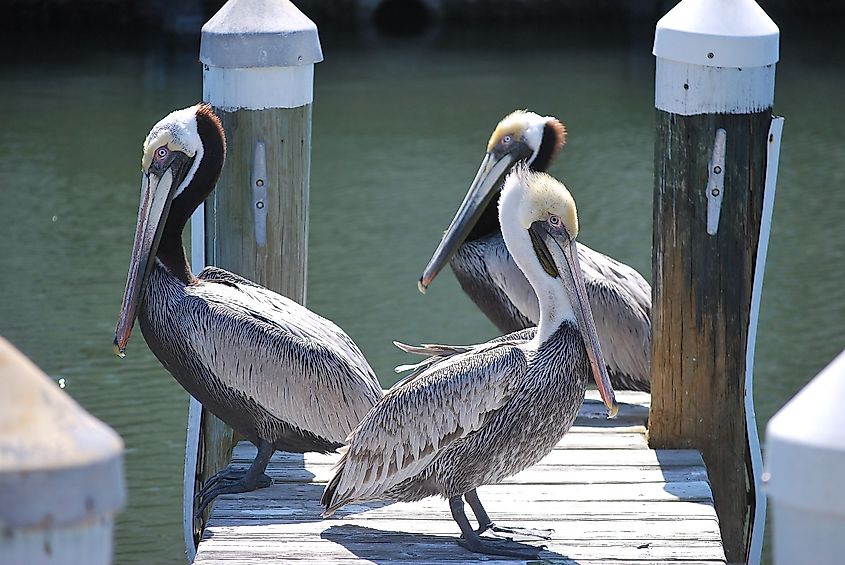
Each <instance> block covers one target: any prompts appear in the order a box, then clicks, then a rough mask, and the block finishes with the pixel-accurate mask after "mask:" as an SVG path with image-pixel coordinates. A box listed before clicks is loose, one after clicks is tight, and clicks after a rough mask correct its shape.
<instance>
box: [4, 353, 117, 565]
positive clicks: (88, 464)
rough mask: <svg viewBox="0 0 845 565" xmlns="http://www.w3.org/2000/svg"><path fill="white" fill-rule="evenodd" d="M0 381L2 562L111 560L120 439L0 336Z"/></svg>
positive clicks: (101, 564) (46, 564) (102, 564)
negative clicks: (0, 389) (0, 390)
mask: <svg viewBox="0 0 845 565" xmlns="http://www.w3.org/2000/svg"><path fill="white" fill-rule="evenodd" d="M0 386H2V393H0V563H2V564H3V565H53V564H55V565H59V564H61V565H106V564H108V563H111V561H112V538H113V532H114V518H115V516H116V515H117V512H118V511H119V510H120V509H121V508H122V507H123V505H124V504H125V501H126V488H125V486H124V479H123V441H122V440H121V439H120V436H118V435H117V433H115V432H114V431H113V430H112V429H111V428H109V427H108V426H107V425H105V424H103V423H102V422H100V421H99V420H97V419H96V418H94V417H93V416H91V415H90V414H89V413H88V412H86V411H85V410H84V409H83V408H82V407H80V406H79V404H77V403H76V402H75V401H74V400H73V399H72V398H71V397H70V396H68V395H67V393H65V392H64V391H63V390H61V389H60V388H59V387H58V386H57V385H56V383H55V382H53V381H52V380H51V379H50V378H48V377H47V375H45V374H44V373H43V372H42V371H41V370H40V369H39V368H38V367H36V366H35V365H34V364H33V363H32V362H31V361H30V360H29V359H27V358H26V357H25V356H24V355H23V354H22V353H21V352H20V351H18V350H17V349H15V348H14V347H13V346H12V345H11V344H9V342H7V341H6V340H5V339H2V338H0Z"/></svg>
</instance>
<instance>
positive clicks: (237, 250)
mask: <svg viewBox="0 0 845 565" xmlns="http://www.w3.org/2000/svg"><path fill="white" fill-rule="evenodd" d="M214 111H215V113H216V114H217V115H218V117H219V118H220V121H221V122H222V123H223V129H224V131H225V133H226V144H227V153H226V162H225V164H224V166H223V172H222V173H221V175H220V180H219V181H218V183H217V188H216V189H215V190H214V191H213V192H212V193H211V196H210V197H209V198H208V200H207V201H206V207H205V234H206V239H205V241H206V260H207V262H208V264H209V265H216V266H218V267H222V268H224V269H226V270H229V271H232V272H234V273H237V274H239V275H241V276H244V277H246V278H248V279H251V280H253V281H255V282H257V283H259V284H261V285H262V286H265V287H267V288H269V289H271V290H274V291H276V292H278V293H280V294H283V295H285V296H287V297H289V298H292V299H293V300H296V301H297V302H299V303H301V304H304V303H305V287H306V272H307V253H308V197H309V196H308V195H309V182H310V173H311V106H310V105H307V106H302V107H299V108H291V109H286V108H285V109H271V110H261V111H253V110H238V111H235V112H228V111H225V110H222V109H220V108H214ZM258 141H262V142H264V144H265V151H266V179H264V180H265V187H266V198H265V199H264V201H263V206H262V208H261V210H262V213H266V243H265V244H264V245H258V243H257V242H256V236H255V222H256V219H255V211H256V206H255V203H254V195H253V186H252V185H253V162H254V158H255V157H254V152H255V148H256V142H258ZM237 440H238V438H237V437H236V434H234V433H233V431H232V429H231V428H230V427H229V426H227V425H226V424H224V423H223V422H222V421H221V420H219V419H218V418H217V417H215V416H214V415H213V414H211V413H209V412H208V411H207V410H205V409H203V414H202V431H201V437H200V447H199V450H200V452H199V455H198V469H199V471H198V473H197V475H198V476H197V481H196V485H197V487H196V488H197V490H198V489H199V488H200V486H201V485H202V484H203V483H204V482H205V480H206V479H208V477H210V476H212V475H214V474H215V473H216V472H217V471H219V470H220V469H222V468H224V467H225V466H226V465H227V464H228V462H229V460H230V458H231V455H232V447H233V446H234V444H235V443H236V442H237ZM195 492H196V491H195ZM208 513H209V510H206V513H205V516H203V517H201V518H200V519H198V520H196V521H195V522H196V523H195V534H196V536H197V538H196V539H197V540H199V535H200V534H201V532H202V528H203V524H204V522H205V520H206V519H207V518H208Z"/></svg>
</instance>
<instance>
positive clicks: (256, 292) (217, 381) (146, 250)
mask: <svg viewBox="0 0 845 565" xmlns="http://www.w3.org/2000/svg"><path fill="white" fill-rule="evenodd" d="M225 154H226V140H225V135H224V133H223V128H222V126H221V124H220V120H219V119H218V118H217V116H216V115H215V114H214V112H213V111H212V109H211V108H210V107H209V106H207V105H203V104H200V105H197V106H192V107H190V108H186V109H184V110H178V111H175V112H173V113H171V114H169V115H168V116H166V117H165V118H163V119H162V120H161V121H160V122H158V123H157V124H156V125H155V126H154V127H153V129H152V130H151V131H150V133H149V135H148V136H147V138H146V141H145V142H144V147H143V157H142V161H141V170H142V173H143V175H142V179H141V203H140V208H139V210H138V222H137V226H136V231H135V242H134V244H133V247H132V256H131V260H130V264H129V274H128V277H127V281H126V289H125V291H124V295H123V304H122V306H121V311H120V318H119V320H118V323H117V329H116V330H115V338H114V350H115V353H117V354H118V355H119V356H121V357H122V356H123V355H124V352H125V349H126V343H127V342H128V340H129V336H130V333H131V332H132V326H133V324H134V322H135V319H136V318H137V319H138V321H139V324H140V327H141V333H142V334H143V335H144V339H145V340H146V341H147V345H148V346H149V347H150V349H151V350H152V352H153V353H154V354H155V356H156V357H157V358H158V360H159V361H161V363H162V365H164V367H165V368H166V369H167V370H168V371H170V373H171V374H172V375H173V377H174V378H175V379H176V380H177V381H178V382H179V384H181V385H182V386H183V387H184V388H185V390H187V391H188V392H189V393H190V394H191V395H192V396H193V397H194V398H196V399H197V400H199V401H200V402H201V403H202V404H203V406H204V407H205V408H207V409H208V410H209V411H211V413H212V414H214V415H215V416H217V417H218V418H220V419H221V420H223V421H224V422H226V423H227V424H228V425H230V426H231V427H232V428H233V429H234V430H236V431H237V432H238V433H240V434H242V435H243V436H244V437H245V438H247V439H248V440H249V441H251V442H252V443H254V444H255V445H256V447H257V448H258V454H257V456H256V458H255V460H254V461H253V463H252V466H251V467H250V468H249V469H248V470H247V471H246V472H237V471H233V470H231V469H225V470H224V471H221V472H220V473H218V474H217V475H215V476H214V477H212V478H211V479H209V481H208V482H207V483H206V484H205V485H204V487H203V489H202V490H201V491H200V493H199V494H198V496H197V501H196V511H197V512H198V513H199V512H202V510H203V509H204V508H205V506H206V505H207V504H208V503H209V502H211V501H212V500H213V499H214V498H215V497H216V496H218V495H220V494H224V493H236V492H246V491H250V490H254V489H256V488H259V487H263V486H269V485H270V483H271V481H270V478H269V477H268V476H267V475H265V474H264V470H265V468H266V467H267V463H268V462H269V460H270V456H271V455H272V454H273V452H274V451H276V450H283V451H292V452H300V453H301V452H307V451H316V452H321V453H325V452H328V451H332V450H334V449H336V448H337V447H339V446H340V445H342V443H343V441H344V440H345V438H346V436H347V435H348V434H349V432H350V431H352V429H353V428H354V427H355V426H356V425H357V424H358V422H359V421H360V420H361V418H363V416H364V415H365V414H366V413H367V411H368V410H369V409H370V408H371V407H372V406H373V405H374V404H375V403H376V401H377V400H378V399H379V398H381V396H382V390H381V386H380V385H379V383H378V380H377V379H376V376H375V373H374V372H373V370H372V369H371V368H370V366H369V364H368V363H367V360H366V359H365V358H364V355H363V354H362V353H361V351H360V350H359V349H358V347H357V346H356V345H355V343H354V342H353V341H352V339H351V338H350V337H349V336H348V335H346V334H345V333H344V332H343V330H342V329H340V328H339V327H338V326H336V325H335V324H334V323H332V322H331V321H329V320H326V319H325V318H322V317H320V316H319V315H317V314H315V313H314V312H312V311H310V310H308V309H307V308H305V307H304V306H301V305H300V304H297V303H296V302H294V301H292V300H290V299H288V298H286V297H284V296H281V295H279V294H277V293H275V292H272V291H270V290H268V289H266V288H264V287H262V286H260V285H258V284H256V283H254V282H252V281H249V280H247V279H245V278H243V277H241V276H239V275H236V274H234V273H230V272H228V271H224V270H223V269H218V268H216V267H206V268H205V269H204V270H203V271H202V272H201V273H199V275H197V276H194V274H193V273H192V272H191V268H190V266H189V265H188V261H187V258H186V255H185V250H184V248H183V246H182V231H183V230H184V228H185V224H186V223H187V221H188V218H189V217H190V216H191V214H192V213H193V212H194V210H195V209H196V208H197V207H198V206H199V205H200V203H202V202H203V201H204V200H205V199H206V197H207V196H208V195H209V194H210V193H211V191H212V190H213V189H214V187H215V184H216V183H217V179H218V177H219V176H220V172H221V170H222V168H223V162H224V159H225Z"/></svg>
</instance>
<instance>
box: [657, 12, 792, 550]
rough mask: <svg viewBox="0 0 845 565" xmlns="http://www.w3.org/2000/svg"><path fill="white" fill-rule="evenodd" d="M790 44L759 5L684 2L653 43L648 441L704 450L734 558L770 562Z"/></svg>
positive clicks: (661, 26)
mask: <svg viewBox="0 0 845 565" xmlns="http://www.w3.org/2000/svg"><path fill="white" fill-rule="evenodd" d="M778 45H779V31H778V28H777V26H776V25H775V24H774V22H772V20H771V19H770V18H769V17H768V16H767V15H766V13H765V12H764V11H763V10H762V9H761V8H760V7H759V6H758V5H757V4H756V3H755V2H754V1H753V0H683V1H682V2H680V3H679V4H678V5H677V6H676V7H675V8H674V9H672V10H671V11H670V12H669V13H667V14H666V15H665V16H664V17H663V18H662V19H661V20H660V21H659V22H658V24H657V28H656V32H655V41H654V54H655V55H656V57H657V67H656V78H655V107H656V109H657V112H656V115H657V118H656V121H657V136H656V143H655V157H654V161H655V189H654V239H653V255H652V260H653V263H652V269H653V283H654V284H653V309H652V331H653V343H652V345H653V349H652V404H651V413H650V417H649V441H650V444H651V446H652V447H673V448H678V447H693V448H696V449H699V450H701V452H702V454H703V456H704V460H705V462H706V464H707V469H708V473H709V478H710V482H711V485H712V488H713V494H714V498H715V504H716V511H717V512H718V514H719V521H720V526H721V531H722V538H723V541H724V546H725V553H726V556H727V559H728V561H731V562H739V561H746V559H747V560H748V562H749V563H756V562H758V561H759V558H760V548H761V540H762V530H763V518H764V516H765V498H764V497H763V496H762V493H761V492H760V489H759V488H757V485H758V483H759V478H760V476H761V474H762V471H761V459H760V451H759V444H758V441H757V432H756V423H755V418H754V408H753V402H752V370H753V360H754V342H755V338H756V326H757V314H758V309H759V304H760V293H761V289H762V282H763V271H764V266H765V258H766V248H767V243H768V233H769V225H770V222H771V212H772V206H773V199H774V190H775V181H776V176H777V162H778V155H779V147H780V132H781V128H782V119H780V118H773V116H772V106H773V103H774V84H775V63H776V62H777V60H778ZM752 532H753V535H752Z"/></svg>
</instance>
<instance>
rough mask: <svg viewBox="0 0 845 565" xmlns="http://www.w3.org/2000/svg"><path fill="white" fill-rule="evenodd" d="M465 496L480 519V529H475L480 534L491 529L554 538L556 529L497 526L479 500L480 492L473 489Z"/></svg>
mask: <svg viewBox="0 0 845 565" xmlns="http://www.w3.org/2000/svg"><path fill="white" fill-rule="evenodd" d="M464 498H466V500H467V502H468V503H469V507H470V508H472V513H473V514H475V519H476V520H478V529H477V530H475V533H476V534H478V535H481V534H483V533H484V532H486V531H487V530H490V531H492V532H495V533H502V534H514V535H519V536H525V537H531V538H539V539H552V534H553V533H555V531H554V530H532V529H529V528H504V527H502V526H497V525H496V524H495V523H494V522H493V520H491V519H490V516H489V515H488V514H487V511H486V510H485V509H484V506H482V505H481V500H479V498H478V493H477V492H476V490H475V489H472V490H471V491H469V492H468V493H466V494H464Z"/></svg>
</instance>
